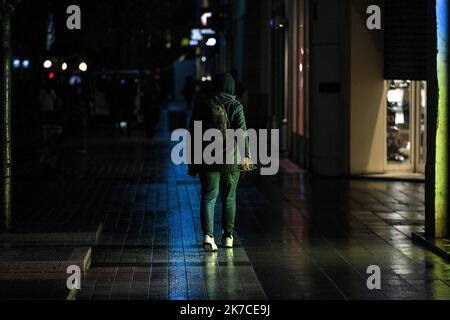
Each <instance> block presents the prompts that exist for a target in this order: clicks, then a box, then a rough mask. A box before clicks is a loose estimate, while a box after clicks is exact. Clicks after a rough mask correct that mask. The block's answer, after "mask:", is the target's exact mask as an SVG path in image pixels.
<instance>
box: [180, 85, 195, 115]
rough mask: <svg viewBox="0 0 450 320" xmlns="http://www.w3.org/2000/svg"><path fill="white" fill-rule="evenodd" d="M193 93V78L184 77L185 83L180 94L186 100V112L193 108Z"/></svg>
mask: <svg viewBox="0 0 450 320" xmlns="http://www.w3.org/2000/svg"><path fill="white" fill-rule="evenodd" d="M195 92H196V85H195V79H194V77H192V76H189V77H186V82H185V84H184V88H183V91H182V93H183V96H184V98H185V100H186V106H187V109H188V111H190V110H192V108H193V104H194V98H195Z"/></svg>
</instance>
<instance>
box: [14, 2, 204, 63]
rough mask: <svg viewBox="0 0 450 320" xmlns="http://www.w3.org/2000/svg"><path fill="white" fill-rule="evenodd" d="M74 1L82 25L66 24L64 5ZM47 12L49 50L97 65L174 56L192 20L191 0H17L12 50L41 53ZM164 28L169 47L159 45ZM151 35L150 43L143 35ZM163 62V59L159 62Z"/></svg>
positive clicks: (178, 51) (192, 22)
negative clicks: (51, 21) (52, 32)
mask: <svg viewBox="0 0 450 320" xmlns="http://www.w3.org/2000/svg"><path fill="white" fill-rule="evenodd" d="M71 4H77V5H79V6H80V8H81V10H82V30H81V31H69V30H67V29H66V27H65V24H66V19H67V17H68V15H67V14H66V8H67V7H68V6H69V5H71ZM51 12H52V13H53V14H54V16H55V23H56V43H55V45H54V47H53V52H52V54H53V55H56V56H62V57H65V58H71V57H77V56H82V57H84V58H86V57H87V58H89V59H90V60H91V64H92V63H93V64H95V65H96V66H97V67H98V68H101V67H111V68H112V67H139V66H147V65H148V63H149V60H152V63H153V64H154V63H156V62H155V60H156V59H157V58H162V57H163V58H166V59H170V57H172V56H173V57H175V56H177V55H179V54H180V49H179V48H177V47H178V46H179V43H180V41H181V38H183V37H185V36H188V35H189V30H190V28H191V27H193V26H194V25H195V0H164V1H161V0H129V1H111V0H95V1H73V0H72V1H66V0H53V1H48V0H47V1H39V0H22V2H21V4H20V5H19V7H18V9H17V12H16V16H15V24H14V26H15V27H14V46H13V47H14V53H15V54H17V55H20V56H25V55H26V56H28V57H31V58H32V57H36V58H37V57H43V56H45V55H48V54H47V53H46V51H45V44H46V24H47V19H48V15H49V14H50V13H51ZM167 30H170V32H171V35H172V38H173V46H174V49H173V50H169V51H167V50H166V49H165V37H166V33H167ZM149 35H152V47H151V48H148V47H147V43H148V38H149ZM161 63H164V62H161Z"/></svg>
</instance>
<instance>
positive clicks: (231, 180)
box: [189, 73, 250, 252]
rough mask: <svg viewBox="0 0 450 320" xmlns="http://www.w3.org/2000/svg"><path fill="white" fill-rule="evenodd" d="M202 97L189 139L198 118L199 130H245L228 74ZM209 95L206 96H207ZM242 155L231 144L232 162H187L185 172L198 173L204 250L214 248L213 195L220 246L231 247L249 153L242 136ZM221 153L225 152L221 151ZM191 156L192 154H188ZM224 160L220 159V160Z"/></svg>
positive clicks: (244, 123)
mask: <svg viewBox="0 0 450 320" xmlns="http://www.w3.org/2000/svg"><path fill="white" fill-rule="evenodd" d="M203 95H206V96H205V97H206V99H199V101H198V102H197V103H196V105H195V108H194V110H193V114H192V118H191V121H190V125H189V131H190V133H191V137H192V139H200V138H201V137H195V136H194V134H195V132H194V122H196V121H201V122H202V124H203V129H204V130H208V129H219V130H220V131H221V132H222V134H224V131H226V129H234V130H238V129H241V130H243V132H245V133H246V132H247V125H246V120H245V114H244V107H243V106H242V104H241V103H240V102H239V101H237V100H236V96H235V81H234V79H233V77H232V76H231V75H230V74H228V73H227V74H224V75H218V76H216V77H214V81H213V88H212V91H210V93H209V94H208V89H207V90H206V92H203ZM208 95H209V99H208V97H207V96H208ZM244 141H245V155H244V157H241V158H243V161H242V162H240V161H238V160H237V158H238V156H239V155H238V153H239V150H238V148H237V145H236V142H235V141H233V142H232V143H233V144H234V150H233V151H232V152H234V155H233V156H234V159H235V162H234V163H232V164H228V163H227V164H217V163H216V164H212V165H207V164H204V163H202V164H200V165H197V164H192V163H191V164H190V165H189V175H191V176H194V177H195V176H197V175H198V176H199V177H200V182H201V223H202V230H203V235H204V239H203V247H204V249H205V251H207V252H215V251H217V250H218V247H217V244H216V242H215V239H214V213H215V212H214V211H215V205H216V200H217V197H218V196H219V193H220V196H221V200H222V245H223V247H225V248H233V241H234V238H233V232H234V229H235V218H236V190H237V186H238V182H239V178H240V174H241V170H243V171H248V170H249V169H250V153H249V142H248V138H247V137H245V139H244ZM191 153H192V150H191ZM224 154H225V152H224ZM191 158H192V159H193V158H194V157H191ZM225 161H226V160H225V159H224V162H223V163H226V162H225Z"/></svg>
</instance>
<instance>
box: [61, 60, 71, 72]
mask: <svg viewBox="0 0 450 320" xmlns="http://www.w3.org/2000/svg"><path fill="white" fill-rule="evenodd" d="M68 67H69V66H68V65H67V63H66V62H64V63H63V64H62V65H61V69H62V71H66V70H67V68H68Z"/></svg>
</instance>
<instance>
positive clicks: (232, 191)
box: [200, 171, 241, 236]
mask: <svg viewBox="0 0 450 320" xmlns="http://www.w3.org/2000/svg"><path fill="white" fill-rule="evenodd" d="M240 175H241V173H240V172H239V171H237V172H204V173H201V174H200V182H201V186H202V190H201V194H202V199H201V208H200V214H201V220H202V229H203V234H204V235H210V236H214V212H215V207H216V200H217V197H218V196H219V192H220V195H221V200H222V229H223V231H224V232H228V233H230V234H232V233H233V231H234V223H235V218H236V189H237V185H238V182H239V177H240Z"/></svg>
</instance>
